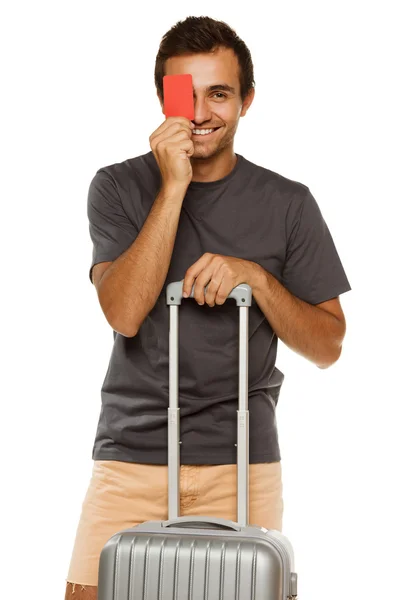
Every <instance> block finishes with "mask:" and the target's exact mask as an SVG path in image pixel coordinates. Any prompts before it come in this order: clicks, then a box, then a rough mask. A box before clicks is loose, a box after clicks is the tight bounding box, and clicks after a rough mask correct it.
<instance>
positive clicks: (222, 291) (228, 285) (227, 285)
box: [215, 276, 235, 306]
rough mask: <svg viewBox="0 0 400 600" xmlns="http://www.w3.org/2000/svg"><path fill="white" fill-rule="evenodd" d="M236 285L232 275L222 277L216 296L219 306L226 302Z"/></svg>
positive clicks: (216, 302)
mask: <svg viewBox="0 0 400 600" xmlns="http://www.w3.org/2000/svg"><path fill="white" fill-rule="evenodd" d="M234 287H235V286H234V285H233V283H232V279H231V278H230V277H226V276H225V277H222V279H221V284H220V286H219V288H218V290H217V293H216V296H215V304H218V306H220V305H221V304H224V302H225V300H226V299H227V298H228V296H229V294H230V293H231V291H232V290H233V288H234Z"/></svg>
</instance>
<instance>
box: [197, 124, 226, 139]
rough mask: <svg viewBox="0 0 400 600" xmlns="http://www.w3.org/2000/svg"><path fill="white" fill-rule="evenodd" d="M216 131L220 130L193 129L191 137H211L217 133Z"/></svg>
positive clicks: (216, 128)
mask: <svg viewBox="0 0 400 600" xmlns="http://www.w3.org/2000/svg"><path fill="white" fill-rule="evenodd" d="M218 129H220V128H219V127H215V128H213V129H193V137H195V138H202V137H209V136H210V135H213V133H215V132H216V131H218Z"/></svg>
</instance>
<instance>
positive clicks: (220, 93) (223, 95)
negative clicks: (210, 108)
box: [214, 92, 226, 98]
mask: <svg viewBox="0 0 400 600" xmlns="http://www.w3.org/2000/svg"><path fill="white" fill-rule="evenodd" d="M218 94H219V95H220V96H222V97H223V98H226V95H225V94H223V93H222V92H215V94H214V96H217V95H218Z"/></svg>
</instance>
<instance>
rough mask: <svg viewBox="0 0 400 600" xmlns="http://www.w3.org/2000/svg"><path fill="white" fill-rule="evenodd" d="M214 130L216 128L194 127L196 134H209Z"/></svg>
mask: <svg viewBox="0 0 400 600" xmlns="http://www.w3.org/2000/svg"><path fill="white" fill-rule="evenodd" d="M212 131H214V129H193V133H195V134H196V135H207V134H208V133H211V132H212Z"/></svg>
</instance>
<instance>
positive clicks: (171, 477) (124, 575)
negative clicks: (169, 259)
mask: <svg viewBox="0 0 400 600" xmlns="http://www.w3.org/2000/svg"><path fill="white" fill-rule="evenodd" d="M182 287H183V282H182V281H178V282H175V283H171V284H169V285H168V286H167V304H168V305H169V306H170V331H169V353H170V354H169V378H170V382H169V384H170V387H169V408H168V516H169V518H168V520H167V521H145V522H144V523H141V524H139V525H137V526H136V527H133V528H131V529H126V530H124V531H120V532H118V533H115V534H114V535H113V536H112V537H111V538H110V539H109V540H108V541H107V543H106V544H105V546H104V548H103V549H102V552H101V555H100V563H99V579H98V600H288V599H291V600H293V599H295V598H297V574H296V573H295V572H294V556H293V549H292V546H291V544H290V542H289V540H288V539H287V538H286V537H285V536H284V535H282V534H281V533H280V532H279V531H275V530H267V529H265V528H263V527H259V526H256V525H248V507H249V481H248V473H249V451H248V447H249V435H248V430H249V411H248V393H247V392H248V319H249V306H251V302H252V290H251V288H250V287H249V286H248V285H246V284H241V285H239V286H237V287H236V288H234V289H233V290H232V292H231V294H230V296H229V298H233V299H235V300H236V304H237V306H239V317H240V319H239V321H240V327H239V410H238V424H237V457H238V460H237V481H238V493H237V522H234V521H229V520H225V519H219V518H218V519H217V518H210V517H205V516H198V517H195V518H194V517H180V516H179V506H180V498H179V473H180V457H179V407H178V306H180V304H181V301H182ZM191 297H193V290H192V294H191ZM216 310H218V309H216Z"/></svg>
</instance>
